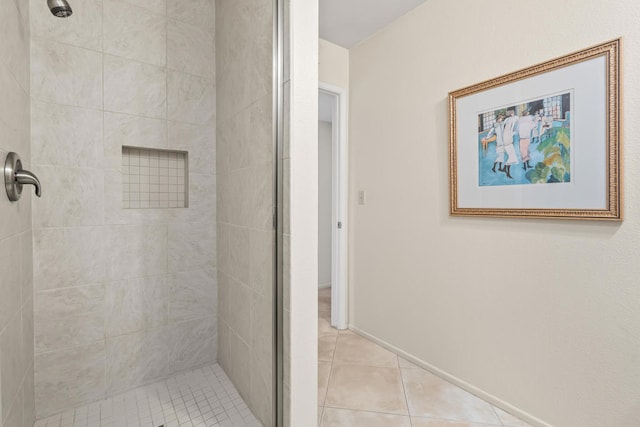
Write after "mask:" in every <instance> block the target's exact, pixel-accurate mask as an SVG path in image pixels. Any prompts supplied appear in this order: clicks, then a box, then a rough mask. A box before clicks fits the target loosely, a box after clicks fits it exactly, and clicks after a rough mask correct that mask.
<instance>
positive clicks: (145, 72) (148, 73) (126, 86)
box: [104, 55, 167, 119]
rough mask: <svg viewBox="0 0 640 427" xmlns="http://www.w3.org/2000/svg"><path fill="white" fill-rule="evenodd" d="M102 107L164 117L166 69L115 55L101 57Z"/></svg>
mask: <svg viewBox="0 0 640 427" xmlns="http://www.w3.org/2000/svg"><path fill="white" fill-rule="evenodd" d="M104 72H105V76H104V97H105V98H104V109H105V110H106V111H111V112H116V113H128V114H135V115H139V116H145V117H153V118H158V119H165V118H166V115H167V83H166V78H167V75H166V70H165V68H161V67H157V66H155V65H149V64H143V63H141V62H136V61H132V60H129V59H124V58H119V57H116V56H110V55H105V56H104Z"/></svg>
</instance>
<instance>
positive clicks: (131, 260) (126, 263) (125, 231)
mask: <svg viewBox="0 0 640 427" xmlns="http://www.w3.org/2000/svg"><path fill="white" fill-rule="evenodd" d="M106 234H107V236H106V239H105V242H104V243H103V244H104V245H105V263H106V265H107V273H106V276H107V278H108V279H109V280H118V279H128V278H134V277H146V276H157V275H161V274H165V273H166V272H167V227H166V226H164V225H160V224H158V225H153V224H152V225H140V226H135V225H130V226H110V227H108V228H107V233H106Z"/></svg>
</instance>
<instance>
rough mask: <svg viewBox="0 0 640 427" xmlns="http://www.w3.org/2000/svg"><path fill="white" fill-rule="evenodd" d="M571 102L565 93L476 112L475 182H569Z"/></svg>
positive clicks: (570, 97) (497, 183) (500, 184)
mask: <svg viewBox="0 0 640 427" xmlns="http://www.w3.org/2000/svg"><path fill="white" fill-rule="evenodd" d="M571 102H572V92H571V91H566V92H563V93H559V94H554V95H550V96H545V97H543V98H539V99H534V100H530V101H523V102H519V103H515V104H513V105H508V106H504V107H500V108H495V109H492V110H490V111H485V112H481V113H479V114H478V154H479V155H478V162H479V182H478V184H479V185H480V186H481V187H484V186H503V185H527V184H552V183H567V182H571V151H572V150H571V144H572V141H571Z"/></svg>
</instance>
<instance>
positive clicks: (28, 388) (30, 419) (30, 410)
mask: <svg viewBox="0 0 640 427" xmlns="http://www.w3.org/2000/svg"><path fill="white" fill-rule="evenodd" d="M34 394H35V378H34V375H33V363H32V364H30V365H29V368H28V370H27V374H26V375H25V378H24V385H23V386H22V395H23V400H22V402H23V407H22V413H23V424H22V426H23V427H33V423H34V421H35V420H36V402H35V400H34V398H33V396H34Z"/></svg>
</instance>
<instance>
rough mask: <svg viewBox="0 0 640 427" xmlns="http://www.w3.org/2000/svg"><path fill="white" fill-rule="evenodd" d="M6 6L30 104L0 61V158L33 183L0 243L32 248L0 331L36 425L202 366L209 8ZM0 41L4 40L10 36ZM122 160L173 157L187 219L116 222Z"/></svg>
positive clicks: (211, 224) (213, 349) (212, 170)
mask: <svg viewBox="0 0 640 427" xmlns="http://www.w3.org/2000/svg"><path fill="white" fill-rule="evenodd" d="M18 1H19V5H24V4H27V5H28V4H29V3H30V2H32V3H33V7H34V10H36V9H37V13H36V14H35V15H34V20H33V24H34V26H37V27H38V28H37V29H35V30H34V31H35V33H34V37H33V38H32V45H33V48H32V52H31V54H32V56H31V61H32V65H31V85H32V86H31V90H32V94H31V95H32V97H30V94H29V83H30V80H29V76H28V74H29V73H28V71H27V72H25V73H19V72H18V71H16V70H18V68H19V67H18V68H15V66H21V67H25V66H27V67H28V64H29V52H28V50H27V51H26V58H23V60H22V62H20V63H16V64H15V66H14V64H13V61H11V66H10V67H9V66H7V65H8V63H7V64H5V61H4V59H3V58H9V57H10V56H11V55H12V52H13V51H11V50H6V51H4V52H3V51H2V47H0V53H2V54H4V56H3V55H0V85H2V87H3V88H4V93H3V98H2V99H0V115H1V116H2V117H4V118H5V119H6V120H0V156H2V154H3V153H4V152H6V151H9V150H11V151H18V152H20V153H21V155H22V156H23V159H24V164H25V166H27V167H31V163H33V168H32V169H33V170H34V171H35V172H36V173H37V174H39V175H40V177H41V178H43V177H44V178H43V179H44V180H46V182H48V184H47V185H46V186H45V198H43V199H35V198H34V203H35V204H36V206H35V207H34V211H33V214H34V215H33V223H34V225H35V227H36V228H35V229H34V230H33V233H31V199H32V197H28V198H23V201H21V203H20V204H13V205H11V204H9V203H6V204H4V203H0V216H1V217H2V218H3V220H5V219H6V222H5V221H2V222H0V243H5V240H2V239H7V238H12V239H13V237H15V236H18V237H19V239H17V240H16V241H15V242H17V244H18V247H19V248H20V250H19V251H18V253H19V257H22V258H24V257H25V256H26V255H25V254H30V253H31V250H32V249H33V254H34V260H33V263H31V262H30V259H25V260H20V261H21V262H22V268H21V269H20V273H19V275H18V277H17V278H16V279H17V282H18V284H20V286H18V288H17V289H18V291H17V293H15V292H14V290H12V291H11V292H14V293H15V295H13V296H12V297H10V298H9V299H10V300H16V298H17V300H16V306H20V303H21V302H22V303H24V307H23V310H22V312H21V313H20V314H16V311H15V310H13V314H12V316H13V315H15V316H16V318H18V319H21V324H22V332H23V334H22V335H23V336H22V339H23V341H22V344H21V345H22V346H23V347H24V348H25V352H31V353H34V352H35V389H36V390H37V392H36V394H37V396H36V398H37V405H36V406H37V413H38V415H39V416H40V417H43V416H44V415H50V414H52V413H53V412H56V411H60V410H64V409H67V408H70V407H73V406H74V405H77V404H82V403H88V402H90V401H92V400H97V399H101V398H104V397H106V396H108V395H110V394H113V393H116V392H118V391H122V390H125V389H130V388H134V387H136V386H139V385H142V384H143V383H145V382H148V381H152V380H155V379H160V378H163V377H166V376H168V375H170V374H171V373H173V372H175V371H180V370H185V369H190V368H194V367H197V366H199V365H203V364H206V363H210V362H212V361H214V360H216V357H217V307H216V305H217V298H218V290H217V272H216V264H217V255H216V238H217V227H216V221H217V214H216V195H217V175H216V122H215V108H216V104H215V103H216V94H215V92H216V88H215V84H214V79H215V46H214V29H213V28H214V27H213V22H214V19H215V13H214V3H215V2H214V1H213V0H204V1H202V0H189V1H187V2H179V3H178V4H177V5H172V7H171V14H167V2H166V0H97V1H90V0H74V1H75V2H76V3H73V4H72V6H73V7H74V16H73V18H72V19H69V20H55V19H52V18H51V16H50V14H49V11H48V10H47V8H46V4H45V5H44V6H43V5H42V4H41V2H36V1H35V0H33V1H32V0H18ZM176 7H177V8H176ZM23 18H24V17H23ZM23 22H24V23H25V25H26V27H25V28H27V27H28V22H29V19H28V16H27V17H26V20H25V19H23ZM14 24H15V25H14ZM36 24H37V25H36ZM3 30H5V31H6V34H8V37H10V38H11V39H15V38H17V37H18V36H19V35H20V27H19V25H17V24H16V23H15V22H12V23H11V26H9V27H7V28H3V29H1V30H0V35H2V34H5V33H1V31H3ZM27 30H28V28H27ZM26 37H27V43H26V48H27V49H28V48H29V46H30V45H29V43H28V38H29V36H28V35H27V36H26ZM0 45H3V46H4V44H2V43H0ZM16 46H17V45H16ZM4 47H5V48H9V47H11V46H4ZM25 64H26V65H25ZM22 74H27V76H26V78H24V76H23V75H22ZM21 77H22V80H21V79H20V78H21ZM31 98H33V100H34V101H33V105H32V106H31V105H30V99H31ZM168 111H169V112H170V114H168ZM30 113H31V116H30ZM169 118H171V121H169ZM30 121H32V122H33V147H34V159H33V162H31V158H30V153H31V150H30V147H31V145H30V135H29V129H30V127H29V126H30V124H29V123H30ZM123 145H126V146H132V147H142V148H150V149H174V150H183V151H188V152H189V160H190V161H191V162H190V168H189V174H188V177H186V178H188V185H189V195H188V196H189V201H188V203H189V205H188V208H185V209H172V210H168V209H145V210H141V209H123V174H122V168H123V163H122V146H123ZM63 168H64V169H63ZM47 195H51V196H52V197H48V196H47ZM54 195H55V197H53V196H54ZM245 222H246V223H248V219H247V221H245ZM16 230H20V233H19V234H16ZM31 236H32V237H33V243H32V244H31ZM11 242H12V245H13V244H14V243H15V242H14V240H12V241H11ZM29 258H30V257H29ZM14 261H15V260H12V261H11V263H13V262H14ZM3 262H4V261H2V260H0V266H1V265H2V264H3ZM2 285H4V283H2V284H0V292H3V291H4V290H3V289H2ZM34 287H35V290H36V295H35V298H33V297H32V295H33V288H34ZM90 289H93V290H95V289H100V290H101V291H102V293H101V294H100V293H99V292H97V291H96V292H97V293H96V294H95V295H94V294H87V292H88V290H90ZM3 296H4V295H2V294H0V297H3ZM7 296H8V297H9V293H7ZM94 297H95V298H94ZM7 301H8V300H7V299H3V298H0V308H1V306H2V304H3V303H5V302H7ZM34 303H35V304H37V307H36V309H35V310H36V312H40V314H39V315H38V316H37V317H36V318H29V316H27V315H26V312H25V310H27V312H30V311H32V309H31V308H30V307H32V304H34ZM18 312H19V310H18ZM1 316H2V312H0V317H1ZM7 317H8V318H10V319H12V318H13V317H11V316H9V315H7ZM51 319H56V320H57V321H56V322H51ZM0 320H1V319H0ZM8 321H9V320H7V322H8ZM34 327H35V330H36V331H37V337H36V340H35V348H33V347H34V344H33V341H34V340H33V335H31V344H30V345H31V347H32V348H33V349H32V350H29V349H28V348H27V347H28V346H29V338H30V336H29V335H30V333H31V332H30V330H32V329H33V328H34ZM0 331H1V329H0ZM31 334H32V333H31ZM68 346H73V347H68ZM61 347H64V348H61ZM24 360H25V363H24V365H25V367H24V369H27V366H26V365H28V363H29V362H28V360H29V359H28V358H25V359H24ZM76 365H77V366H76ZM24 369H23V372H25V371H24ZM0 379H2V378H0ZM2 381H3V382H4V379H2ZM32 383H33V380H32ZM24 384H25V385H24V392H23V393H28V392H29V391H28V390H27V389H28V388H29V386H28V384H27V381H25V383H24ZM33 387H34V386H33V385H32V386H31V389H33ZM61 390H64V392H61ZM31 403H33V399H31ZM26 405H27V402H26V401H25V408H26ZM27 412H28V411H27V410H26V409H25V411H24V413H25V414H27ZM25 422H26V421H25Z"/></svg>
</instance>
